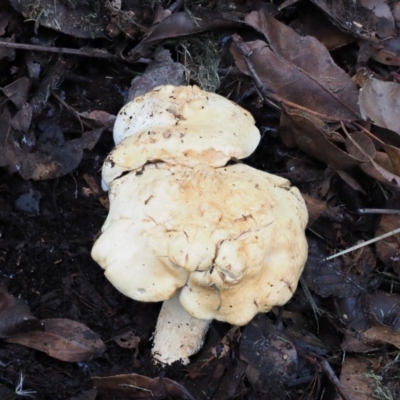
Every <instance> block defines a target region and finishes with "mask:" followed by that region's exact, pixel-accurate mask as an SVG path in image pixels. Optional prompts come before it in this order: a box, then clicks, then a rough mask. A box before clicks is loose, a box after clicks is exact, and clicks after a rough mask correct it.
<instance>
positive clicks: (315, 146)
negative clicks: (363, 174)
mask: <svg viewBox="0 0 400 400" xmlns="http://www.w3.org/2000/svg"><path fill="white" fill-rule="evenodd" d="M329 134H330V132H329V129H328V127H327V126H326V125H325V123H324V122H323V121H321V120H320V119H318V118H316V117H314V116H312V115H309V114H306V113H304V112H301V111H297V110H292V111H291V112H290V113H281V119H280V124H279V135H280V137H281V139H282V141H283V143H284V144H285V145H286V146H288V147H291V146H290V145H291V143H292V142H294V143H295V144H296V145H297V146H298V147H299V148H300V149H301V150H303V151H304V152H305V153H307V154H309V155H311V156H313V157H315V158H316V159H318V160H320V161H322V162H324V163H327V164H328V165H330V166H331V167H332V168H333V169H336V170H341V169H347V168H351V167H354V166H356V165H360V164H361V163H363V162H365V161H366V159H365V157H362V156H361V157H357V156H352V155H349V154H347V153H346V152H344V151H343V150H341V149H340V148H339V147H337V146H336V145H335V144H333V143H332V142H331V141H330V140H328V137H329Z"/></svg>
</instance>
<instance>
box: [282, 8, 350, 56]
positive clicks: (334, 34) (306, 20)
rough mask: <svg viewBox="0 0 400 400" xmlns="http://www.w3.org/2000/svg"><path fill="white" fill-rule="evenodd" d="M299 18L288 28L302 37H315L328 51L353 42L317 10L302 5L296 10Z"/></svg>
mask: <svg viewBox="0 0 400 400" xmlns="http://www.w3.org/2000/svg"><path fill="white" fill-rule="evenodd" d="M298 12H299V18H298V19H297V20H295V21H294V22H293V23H292V24H290V26H291V27H292V28H293V29H295V30H296V32H299V31H300V32H299V33H301V34H302V35H303V36H305V35H309V36H314V37H316V38H317V39H318V40H319V41H320V42H321V43H322V44H323V45H324V46H325V47H326V48H327V49H328V50H330V51H331V50H334V49H337V48H339V47H342V46H345V45H347V44H349V43H351V42H353V41H354V38H353V37H352V36H351V35H349V34H347V33H345V32H343V31H341V30H340V29H339V28H338V27H336V26H335V25H334V24H332V23H331V22H330V21H329V19H328V18H327V16H326V14H325V13H323V12H322V11H321V10H320V9H319V8H317V7H315V6H314V5H312V4H311V3H304V4H303V5H302V6H301V7H299V9H298Z"/></svg>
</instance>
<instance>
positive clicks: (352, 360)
mask: <svg viewBox="0 0 400 400" xmlns="http://www.w3.org/2000/svg"><path fill="white" fill-rule="evenodd" d="M370 364H371V362H370V361H369V360H367V359H365V358H361V357H354V356H351V355H347V356H346V358H345V359H344V362H343V364H342V371H341V373H340V381H341V382H342V384H343V385H344V386H345V387H346V393H347V394H348V395H349V397H350V398H352V399H357V400H370V399H372V398H374V395H373V391H374V388H373V385H372V384H371V382H370V381H369V380H368V378H367V377H366V376H365V374H366V373H367V372H368V371H369V369H370ZM336 399H337V400H339V397H336V398H335V400H336Z"/></svg>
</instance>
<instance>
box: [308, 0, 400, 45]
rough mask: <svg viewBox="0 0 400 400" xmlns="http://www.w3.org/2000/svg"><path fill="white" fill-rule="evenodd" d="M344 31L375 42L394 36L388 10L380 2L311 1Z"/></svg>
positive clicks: (360, 0) (368, 0)
mask: <svg viewBox="0 0 400 400" xmlns="http://www.w3.org/2000/svg"><path fill="white" fill-rule="evenodd" d="M311 1H312V2H313V3H314V4H315V5H317V6H318V7H320V8H321V9H322V10H323V11H324V12H325V13H327V14H328V15H329V16H330V17H331V19H332V21H333V22H334V23H335V24H336V25H338V26H340V27H341V28H342V29H343V30H344V31H346V32H350V33H351V34H353V35H354V36H356V37H361V38H364V39H370V40H375V41H376V40H377V36H378V37H380V38H386V37H391V36H396V35H397V32H396V27H395V24H394V18H393V15H392V13H391V10H390V8H389V7H388V5H387V4H386V2H384V1H382V0H357V1H348V0H335V1H332V0H311Z"/></svg>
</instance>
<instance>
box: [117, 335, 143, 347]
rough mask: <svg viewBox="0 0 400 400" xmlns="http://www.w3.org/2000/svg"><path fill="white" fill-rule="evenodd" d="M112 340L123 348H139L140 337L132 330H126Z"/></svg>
mask: <svg viewBox="0 0 400 400" xmlns="http://www.w3.org/2000/svg"><path fill="white" fill-rule="evenodd" d="M113 341H114V342H115V343H117V345H118V346H119V347H123V348H124V349H131V350H132V349H133V350H137V349H138V348H139V343H140V337H139V336H136V335H135V333H134V332H132V331H128V332H124V333H121V334H120V335H118V336H115V337H113Z"/></svg>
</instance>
